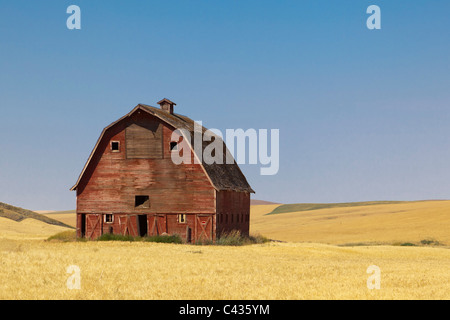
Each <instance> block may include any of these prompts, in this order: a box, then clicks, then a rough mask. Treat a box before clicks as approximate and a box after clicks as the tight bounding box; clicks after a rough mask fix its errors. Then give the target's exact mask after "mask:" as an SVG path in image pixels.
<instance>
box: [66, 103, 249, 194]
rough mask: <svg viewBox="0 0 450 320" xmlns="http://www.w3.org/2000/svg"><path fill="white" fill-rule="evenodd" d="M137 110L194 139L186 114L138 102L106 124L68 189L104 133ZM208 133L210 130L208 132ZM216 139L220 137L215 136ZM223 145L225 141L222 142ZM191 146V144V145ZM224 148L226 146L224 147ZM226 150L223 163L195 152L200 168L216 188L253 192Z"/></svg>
mask: <svg viewBox="0 0 450 320" xmlns="http://www.w3.org/2000/svg"><path fill="white" fill-rule="evenodd" d="M138 110H143V111H145V112H147V113H149V114H151V115H153V116H155V117H157V118H159V119H161V120H162V121H164V122H165V123H167V124H168V125H170V126H172V127H173V128H174V129H184V130H186V131H187V132H189V133H190V135H191V142H193V141H194V121H193V120H192V119H190V118H188V117H186V116H183V115H180V114H175V113H174V114H171V113H168V112H166V111H164V110H162V109H160V108H156V107H152V106H149V105H145V104H138V105H137V106H136V107H135V108H134V109H133V110H131V111H130V112H129V113H128V114H126V115H125V116H123V117H122V118H120V119H119V120H117V121H115V122H113V123H111V124H110V125H109V126H107V127H106V128H105V129H103V131H102V134H101V135H100V138H99V139H98V141H97V143H96V145H95V147H94V149H93V150H92V152H91V155H90V156H89V159H88V161H87V162H86V164H85V166H84V168H83V171H82V172H81V174H80V176H79V177H78V180H77V182H76V184H75V185H74V186H73V187H72V188H71V189H70V190H72V191H73V190H76V189H77V187H78V184H79V183H80V181H81V179H82V177H83V175H84V173H85V171H86V169H87V168H88V166H89V163H90V162H91V159H92V158H93V156H94V154H95V151H96V150H97V147H98V145H99V144H100V141H101V140H102V138H103V136H104V134H105V133H106V131H107V130H108V129H109V128H111V127H112V126H114V125H115V124H117V123H119V122H120V121H122V120H124V119H126V118H127V117H130V116H131V115H132V114H133V113H135V112H136V111H138ZM202 130H203V133H205V132H206V131H207V130H208V129H206V128H205V127H202ZM209 133H210V132H209ZM215 138H216V139H220V137H217V136H215ZM208 144H209V142H208V141H206V142H203V143H202V152H203V150H204V149H205V147H206V146H208ZM224 145H225V143H224ZM191 148H192V146H191ZM195 149H196V148H192V150H193V152H194V154H195V153H196V150H195ZM225 149H226V147H225ZM226 152H229V151H228V149H226V151H225V152H224V161H223V164H216V163H213V164H207V163H205V162H204V161H203V157H202V156H201V155H198V154H196V156H197V158H200V159H202V163H201V165H202V168H203V169H204V171H205V173H206V175H207V176H208V178H209V181H210V182H211V184H212V186H213V187H214V188H215V189H216V190H218V191H223V190H229V191H243V192H250V193H255V192H254V191H253V189H252V188H251V187H250V185H249V184H248V182H247V179H246V178H245V176H244V174H243V173H242V171H241V169H240V168H239V166H238V165H237V163H236V161H234V163H232V164H227V163H226Z"/></svg>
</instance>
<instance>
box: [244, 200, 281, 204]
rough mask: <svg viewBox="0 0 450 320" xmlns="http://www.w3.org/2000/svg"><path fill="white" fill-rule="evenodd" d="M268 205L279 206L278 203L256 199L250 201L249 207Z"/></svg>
mask: <svg viewBox="0 0 450 320" xmlns="http://www.w3.org/2000/svg"><path fill="white" fill-rule="evenodd" d="M268 204H280V203H277V202H271V201H265V200H256V199H251V200H250V205H252V206H260V205H268Z"/></svg>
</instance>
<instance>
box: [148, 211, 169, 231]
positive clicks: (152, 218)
mask: <svg viewBox="0 0 450 320" xmlns="http://www.w3.org/2000/svg"><path fill="white" fill-rule="evenodd" d="M147 225H148V235H149V236H159V235H161V234H163V233H167V228H166V217H165V215H163V214H153V215H148V224H147Z"/></svg>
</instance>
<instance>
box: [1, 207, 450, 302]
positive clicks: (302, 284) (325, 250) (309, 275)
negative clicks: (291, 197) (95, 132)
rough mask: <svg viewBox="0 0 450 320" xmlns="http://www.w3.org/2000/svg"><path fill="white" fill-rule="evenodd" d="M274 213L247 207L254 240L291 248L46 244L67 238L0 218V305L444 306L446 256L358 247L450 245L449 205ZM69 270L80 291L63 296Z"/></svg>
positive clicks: (427, 250)
mask: <svg viewBox="0 0 450 320" xmlns="http://www.w3.org/2000/svg"><path fill="white" fill-rule="evenodd" d="M277 206H278V205H263V206H254V207H252V216H251V219H252V221H251V232H252V233H253V234H256V233H260V234H263V235H265V236H268V237H269V238H272V239H280V240H286V241H292V242H289V243H266V244H257V245H247V246H240V247H229V246H193V245H180V244H158V243H148V242H73V241H69V242H63V241H64V239H65V238H64V239H63V241H58V240H56V241H43V239H46V238H48V237H49V236H50V235H52V234H56V233H59V232H61V231H65V230H68V229H65V228H61V227H57V226H52V225H48V224H45V223H42V222H39V221H36V220H32V219H26V220H24V221H22V222H14V221H12V220H8V219H2V218H0V238H1V240H0V268H1V272H0V299H169V300H170V299H175V300H185V299H194V300H197V299H225V300H227V299H237V300H250V299H256V300H259V299H279V300H284V299H450V273H449V270H450V249H448V248H447V247H444V246H435V247H428V246H426V247H400V246H391V245H389V246H361V245H360V244H361V243H394V242H399V243H404V242H414V243H418V244H420V242H421V241H422V240H424V239H434V240H436V241H439V242H440V243H444V244H450V234H449V232H448V230H450V228H449V221H450V220H449V219H450V218H449V216H450V214H448V212H450V201H436V202H418V203H413V204H396V205H386V206H385V205H376V206H365V207H351V208H334V209H322V210H314V211H309V212H307V213H304V212H303V213H300V212H298V213H283V214H277V215H269V216H267V215H265V214H267V213H269V212H271V211H272V210H273V209H274V208H275V207H277ZM70 216H71V215H70V214H66V215H65V217H66V218H67V217H70ZM72 217H74V216H73V215H72ZM72 232H73V231H72ZM294 241H302V242H303V243H294ZM308 242H316V243H308ZM319 242H322V244H318V243H319ZM326 242H328V243H330V244H348V243H358V244H359V245H358V246H336V245H327V244H324V243H326ZM427 243H428V242H424V244H427ZM433 244H434V243H433ZM70 265H77V266H79V267H80V269H81V290H69V289H67V287H66V281H67V279H68V277H69V274H67V273H66V270H67V267H68V266H70ZM370 265H377V266H378V267H380V269H381V289H380V290H369V289H368V288H367V286H366V282H367V278H368V276H369V275H368V274H367V273H366V270H367V268H368V267H369V266H370Z"/></svg>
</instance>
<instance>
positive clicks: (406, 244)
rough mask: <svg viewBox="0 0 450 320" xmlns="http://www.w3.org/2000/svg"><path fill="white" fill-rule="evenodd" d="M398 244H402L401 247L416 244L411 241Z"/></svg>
mask: <svg viewBox="0 0 450 320" xmlns="http://www.w3.org/2000/svg"><path fill="white" fill-rule="evenodd" d="M400 246H402V247H415V246H416V245H415V244H414V243H411V242H404V243H402V244H400Z"/></svg>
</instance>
